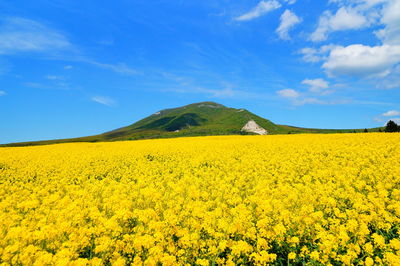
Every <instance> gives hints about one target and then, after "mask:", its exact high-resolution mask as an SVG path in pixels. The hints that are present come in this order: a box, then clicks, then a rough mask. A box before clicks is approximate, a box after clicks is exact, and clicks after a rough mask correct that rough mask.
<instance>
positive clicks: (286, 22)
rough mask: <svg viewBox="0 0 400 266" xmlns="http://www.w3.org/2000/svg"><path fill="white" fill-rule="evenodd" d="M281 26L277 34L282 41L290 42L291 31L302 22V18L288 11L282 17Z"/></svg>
mask: <svg viewBox="0 0 400 266" xmlns="http://www.w3.org/2000/svg"><path fill="white" fill-rule="evenodd" d="M280 21H281V23H280V25H279V27H278V28H277V29H276V33H278V35H279V37H280V38H281V39H282V40H289V39H290V36H289V31H290V29H292V28H293V27H294V26H296V24H299V23H300V22H301V18H299V17H298V16H297V15H296V14H295V13H294V12H292V11H290V10H288V9H286V10H285V12H283V14H282V15H281V17H280Z"/></svg>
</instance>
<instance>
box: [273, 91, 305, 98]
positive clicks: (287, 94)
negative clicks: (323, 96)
mask: <svg viewBox="0 0 400 266" xmlns="http://www.w3.org/2000/svg"><path fill="white" fill-rule="evenodd" d="M276 93H277V94H278V95H279V96H281V97H284V98H288V99H295V98H298V97H300V93H298V92H297V91H295V90H293V89H283V90H279V91H277V92H276Z"/></svg>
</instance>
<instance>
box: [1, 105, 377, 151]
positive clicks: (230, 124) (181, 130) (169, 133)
mask: <svg viewBox="0 0 400 266" xmlns="http://www.w3.org/2000/svg"><path fill="white" fill-rule="evenodd" d="M249 121H254V122H255V123H256V125H258V126H259V127H261V128H262V129H265V130H266V131H267V132H268V134H288V133H289V134H290V133H344V132H354V130H334V129H308V128H299V127H292V126H286V125H277V124H274V123H272V122H271V121H269V120H267V119H265V118H262V117H260V116H257V115H255V114H253V113H251V112H249V111H248V110H245V109H235V108H229V107H226V106H224V105H221V104H218V103H215V102H201V103H194V104H189V105H186V106H183V107H178V108H172V109H165V110H161V111H159V112H156V113H154V114H152V115H150V116H148V117H146V118H144V119H142V120H140V121H138V122H136V123H134V124H131V125H129V126H126V127H122V128H119V129H116V130H113V131H109V132H105V133H103V134H99V135H94V136H87V137H81V138H71V139H58V140H47V141H34V142H22V143H11V144H5V145H1V146H27V145H42V144H53V143H64V142H98V141H117V140H136V139H151V138H171V137H183V136H206V135H237V134H252V133H248V132H244V131H242V128H243V127H244V126H245V125H246V124H247V123H248V122H249ZM378 130H379V128H376V129H372V130H370V131H378ZM357 131H358V132H361V131H362V130H357Z"/></svg>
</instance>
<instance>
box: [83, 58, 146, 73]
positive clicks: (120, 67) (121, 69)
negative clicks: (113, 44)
mask: <svg viewBox="0 0 400 266" xmlns="http://www.w3.org/2000/svg"><path fill="white" fill-rule="evenodd" d="M85 62H87V63H89V64H92V65H95V66H98V67H101V68H104V69H109V70H112V71H114V72H116V73H119V74H122V75H138V74H139V72H138V71H137V70H135V69H133V68H131V67H129V66H127V65H126V64H125V63H117V64H105V63H100V62H97V61H94V60H86V61H85Z"/></svg>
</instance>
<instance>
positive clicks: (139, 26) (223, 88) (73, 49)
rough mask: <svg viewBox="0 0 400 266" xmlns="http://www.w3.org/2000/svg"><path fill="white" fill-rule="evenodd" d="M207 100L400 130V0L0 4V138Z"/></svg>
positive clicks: (55, 133) (94, 125) (59, 132)
mask: <svg viewBox="0 0 400 266" xmlns="http://www.w3.org/2000/svg"><path fill="white" fill-rule="evenodd" d="M200 101H215V102H219V103H222V104H225V105H227V106H230V107H235V108H246V109H249V110H250V111H252V112H254V113H256V114H258V115H260V116H263V117H265V118H267V119H270V120H271V121H273V122H275V123H280V124H289V125H295V126H302V127H315V128H365V127H375V126H381V125H384V124H385V122H386V121H388V120H389V119H393V120H395V121H398V122H400V0H330V1H313V0H297V1H296V0H264V1H257V0H234V1H233V0H232V1H229V0H202V1H189V0H186V1H185V0H176V1H165V0H164V1H161V0H153V1H141V0H140V1H139V0H130V1H128V0H115V1H111V2H110V1H89V0H83V1H69V0H51V1H50V0H35V1H20V0H2V1H1V2H0V123H1V127H0V143H7V142H16V141H28V140H41V139H54V138H68V137H79V136H85V135H92V134H97V133H102V132H105V131H108V130H112V129H115V128H118V127H121V126H125V125H128V124H131V123H133V122H135V121H137V120H139V119H141V118H144V117H146V116H148V115H150V114H152V113H154V112H156V111H158V110H160V109H164V108H170V107H176V106H181V105H185V104H189V103H193V102H200Z"/></svg>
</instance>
